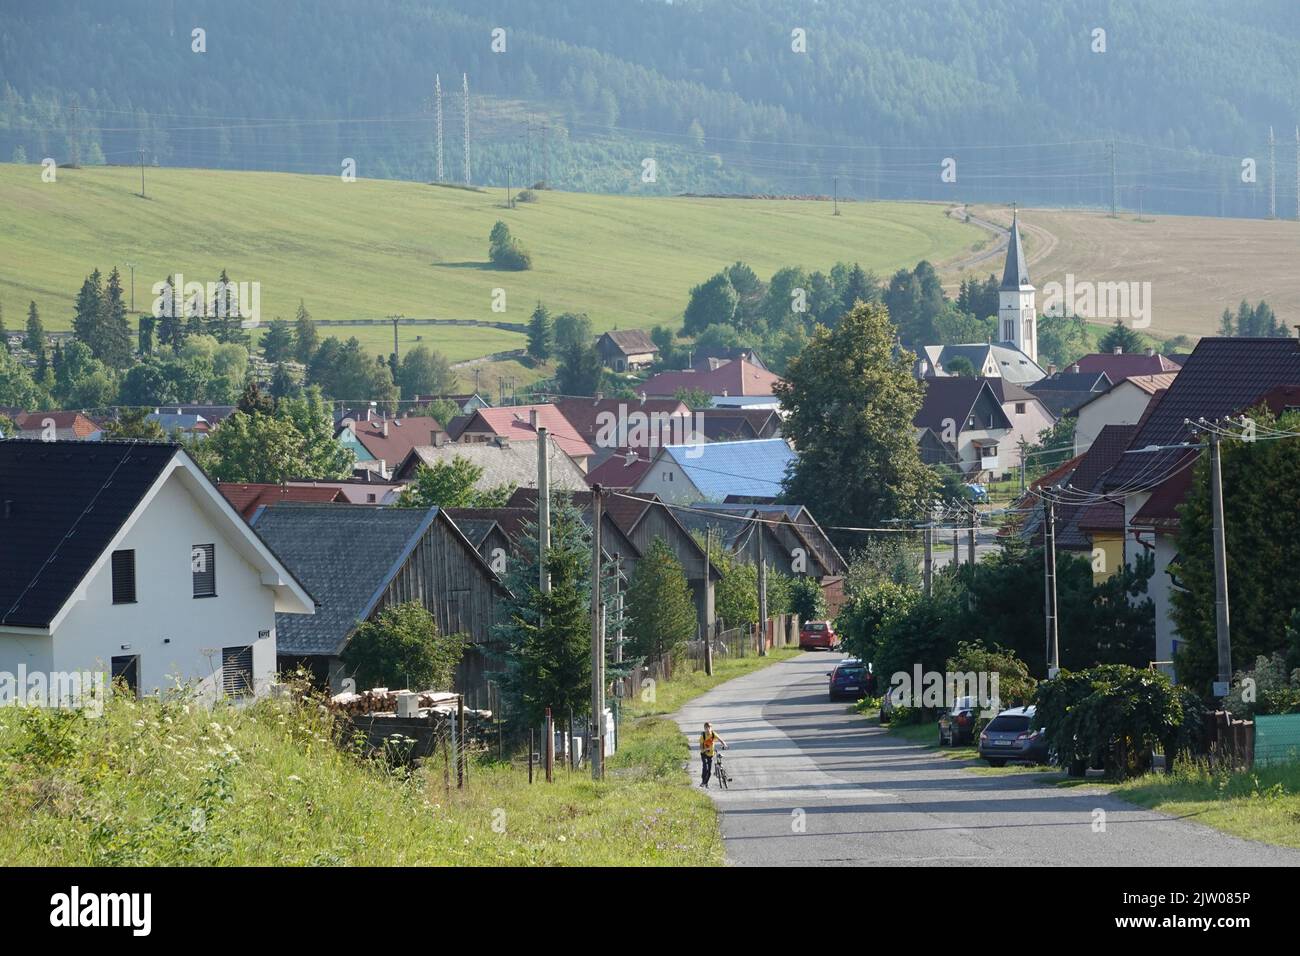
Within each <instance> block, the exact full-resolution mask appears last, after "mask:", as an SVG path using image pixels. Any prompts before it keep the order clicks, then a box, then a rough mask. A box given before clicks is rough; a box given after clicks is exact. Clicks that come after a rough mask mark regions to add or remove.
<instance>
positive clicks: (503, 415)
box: [423, 405, 595, 458]
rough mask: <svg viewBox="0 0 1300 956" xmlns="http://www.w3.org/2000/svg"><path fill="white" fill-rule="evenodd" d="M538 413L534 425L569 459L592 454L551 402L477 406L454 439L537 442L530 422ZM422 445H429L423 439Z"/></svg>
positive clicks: (535, 431) (590, 448)
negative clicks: (487, 437)
mask: <svg viewBox="0 0 1300 956" xmlns="http://www.w3.org/2000/svg"><path fill="white" fill-rule="evenodd" d="M534 411H535V412H537V424H538V426H539V427H541V428H545V429H546V430H547V432H548V434H549V437H550V439H551V440H552V441H554V442H555V443H556V444H557V445H558V446H559V447H560V448H561V449H563V450H564V451H565V452H567V453H568V455H569V457H570V458H587V457H590V456H591V455H593V454H594V453H595V452H594V451H593V449H592V447H591V445H589V444H588V443H587V441H586V439H584V438H583V437H582V436H581V435H580V434H578V431H577V429H575V428H574V427H573V425H572V424H570V422H569V420H568V419H567V418H565V417H564V415H563V413H562V412H561V411H560V410H559V409H558V408H557V407H556V406H554V405H507V406H504V407H502V408H480V409H478V410H477V411H475V412H474V414H473V415H472V416H470V419H469V421H468V422H466V423H465V427H464V428H462V429H461V432H460V435H459V436H458V437H457V439H456V440H457V441H464V440H465V439H466V438H467V437H468V436H469V435H483V434H487V435H499V436H501V437H503V438H509V439H510V440H511V441H537V430H536V429H535V428H534V427H533V425H532V422H531V417H530V416H531V413H532V412H534ZM423 444H428V443H427V442H424V443H423Z"/></svg>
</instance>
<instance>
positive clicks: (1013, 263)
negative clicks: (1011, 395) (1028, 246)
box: [998, 207, 1038, 362]
mask: <svg viewBox="0 0 1300 956" xmlns="http://www.w3.org/2000/svg"><path fill="white" fill-rule="evenodd" d="M1037 326H1038V312H1037V309H1035V308H1034V287H1033V286H1032V285H1030V283H1029V266H1028V264H1027V263H1026V262H1025V251H1024V249H1023V248H1022V247H1021V245H1020V213H1019V210H1018V209H1015V208H1014V207H1013V208H1012V212H1011V234H1010V235H1009V236H1008V237H1007V262H1006V265H1005V266H1004V267H1003V269H1002V285H1001V287H1000V288H999V289H998V337H999V339H1000V340H1001V341H1003V342H1009V343H1010V344H1012V345H1014V346H1015V347H1016V348H1018V349H1019V350H1020V351H1021V352H1023V353H1025V355H1027V356H1029V358H1030V360H1031V361H1034V362H1037V361H1038V328H1037Z"/></svg>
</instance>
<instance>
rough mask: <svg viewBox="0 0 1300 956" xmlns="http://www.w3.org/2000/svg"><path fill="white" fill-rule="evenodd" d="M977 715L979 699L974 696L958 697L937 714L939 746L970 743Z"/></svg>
mask: <svg viewBox="0 0 1300 956" xmlns="http://www.w3.org/2000/svg"><path fill="white" fill-rule="evenodd" d="M979 715H980V708H979V701H977V700H976V699H975V698H974V697H958V698H957V702H956V703H955V704H953V705H952V708H951V709H950V710H947V711H944V712H943V713H942V714H940V715H939V746H940V747H956V746H958V745H959V744H969V743H972V742H973V741H974V740H975V722H976V721H977V720H979Z"/></svg>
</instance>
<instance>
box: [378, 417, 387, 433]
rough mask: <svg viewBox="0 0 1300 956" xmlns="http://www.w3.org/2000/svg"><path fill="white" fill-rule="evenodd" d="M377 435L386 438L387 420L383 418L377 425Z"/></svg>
mask: <svg viewBox="0 0 1300 956" xmlns="http://www.w3.org/2000/svg"><path fill="white" fill-rule="evenodd" d="M379 433H380V434H381V435H383V436H384V437H385V438H387V437H388V419H387V418H385V419H384V420H383V421H382V422H381V423H380V425H379Z"/></svg>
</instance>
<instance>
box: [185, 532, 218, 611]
mask: <svg viewBox="0 0 1300 956" xmlns="http://www.w3.org/2000/svg"><path fill="white" fill-rule="evenodd" d="M190 576H191V577H192V578H193V579H194V596H195V597H196V598H205V597H216V596H217V546H216V545H215V544H196V545H194V547H192V548H190Z"/></svg>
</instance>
